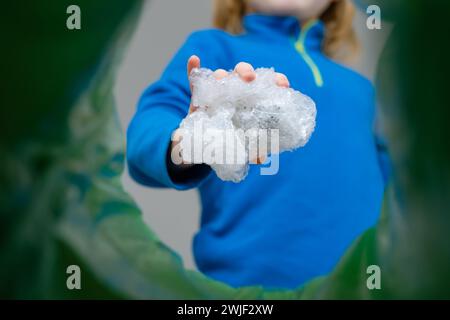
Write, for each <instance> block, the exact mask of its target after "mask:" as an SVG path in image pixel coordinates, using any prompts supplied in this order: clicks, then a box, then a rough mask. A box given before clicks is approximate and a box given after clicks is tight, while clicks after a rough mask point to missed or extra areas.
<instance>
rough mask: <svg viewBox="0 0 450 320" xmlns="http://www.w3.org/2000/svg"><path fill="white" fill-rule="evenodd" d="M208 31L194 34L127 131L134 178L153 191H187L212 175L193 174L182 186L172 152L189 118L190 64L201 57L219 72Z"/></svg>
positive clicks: (147, 93) (146, 94)
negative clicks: (171, 164) (171, 166)
mask: <svg viewBox="0 0 450 320" xmlns="http://www.w3.org/2000/svg"><path fill="white" fill-rule="evenodd" d="M207 34H208V32H207V31H202V32H197V33H193V34H192V35H191V36H189V37H188V39H187V40H186V41H185V43H184V45H183V46H182V47H181V49H180V50H179V51H178V52H177V53H176V54H175V56H174V57H173V58H172V61H171V62H170V63H169V65H168V66H167V68H166V69H165V71H164V72H163V74H162V76H161V78H160V79H159V80H158V81H157V82H155V83H154V84H153V85H151V86H150V87H149V88H147V89H146V90H145V91H144V93H143V95H142V97H141V99H140V101H139V103H138V107H137V111H136V114H135V115H134V117H133V119H132V121H131V124H130V126H129V128H128V131H127V162H128V169H129V172H130V175H131V177H132V178H133V179H134V180H136V181H137V182H138V183H141V184H144V185H147V186H153V187H169V188H175V189H178V190H186V189H189V188H194V187H196V186H197V185H198V184H199V183H201V182H202V181H203V180H204V179H205V178H206V177H207V176H208V174H209V173H210V168H209V167H207V166H205V165H204V166H196V169H194V170H189V171H188V176H187V177H183V179H182V182H180V181H178V180H177V181H176V182H175V181H173V179H171V177H170V175H169V172H168V167H167V164H168V162H167V160H168V152H169V145H170V141H171V136H172V133H173V131H174V130H175V129H176V128H177V127H178V126H179V124H180V122H181V120H182V119H183V118H184V117H185V116H186V115H187V113H188V110H189V104H190V99H191V93H190V89H189V81H188V78H187V73H186V64H187V61H188V59H189V57H190V56H191V55H193V54H196V55H197V56H199V57H200V59H201V63H202V67H207V68H217V66H216V64H217V63H214V60H215V59H214V58H213V57H214V56H215V53H214V51H213V50H214V49H217V48H216V47H217V46H214V45H213V44H212V43H211V42H212V41H211V40H210V39H208V36H206V35H207Z"/></svg>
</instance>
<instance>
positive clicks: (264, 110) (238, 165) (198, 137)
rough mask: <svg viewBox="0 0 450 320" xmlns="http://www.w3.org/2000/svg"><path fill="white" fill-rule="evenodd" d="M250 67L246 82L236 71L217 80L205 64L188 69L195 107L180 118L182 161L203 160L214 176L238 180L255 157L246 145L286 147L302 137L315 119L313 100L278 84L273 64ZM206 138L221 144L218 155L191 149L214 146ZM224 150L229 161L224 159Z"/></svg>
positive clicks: (272, 150)
mask: <svg viewBox="0 0 450 320" xmlns="http://www.w3.org/2000/svg"><path fill="white" fill-rule="evenodd" d="M255 72H256V79H255V80H254V81H252V82H248V83H247V82H244V81H243V80H242V79H240V77H239V76H238V75H237V74H236V73H230V74H229V75H228V76H227V77H225V78H223V79H220V80H218V79H216V78H215V76H214V73H213V71H211V70H209V69H205V68H201V69H194V70H192V72H191V74H190V80H191V83H192V86H193V93H192V104H193V105H194V106H195V107H198V108H197V110H196V111H195V112H192V113H191V114H189V115H188V116H187V117H186V118H185V119H184V120H183V121H182V122H181V124H180V129H181V133H182V136H183V139H182V140H181V143H180V147H181V156H182V158H183V160H184V161H185V162H188V163H206V164H208V165H210V166H211V168H212V169H213V170H214V171H215V172H216V174H217V176H218V177H219V178H220V179H222V180H224V181H233V182H240V181H242V180H243V179H244V178H245V176H246V175H247V172H248V168H249V161H253V160H256V159H255V158H253V157H252V155H256V153H252V151H251V150H261V149H251V148H252V147H255V146H260V144H262V145H264V146H265V148H266V150H267V154H271V153H278V152H283V151H291V150H294V149H296V148H299V147H302V146H304V145H305V144H306V143H307V142H308V140H309V138H310V137H311V134H312V132H313V131H314V127H315V123H316V106H315V103H314V101H313V100H312V99H311V98H310V97H308V96H306V95H304V94H302V93H301V92H299V91H296V90H294V89H292V88H284V87H280V86H278V85H277V84H276V78H275V77H276V73H275V71H274V70H273V69H268V68H260V69H256V71H255ZM196 130H197V132H195V131H196ZM199 130H200V131H201V132H200V133H199V132H198V131H199ZM226 130H228V133H225V132H226ZM271 130H272V131H271ZM273 130H276V133H277V136H274V134H273V133H274V131H273ZM211 132H215V133H219V134H220V133H223V134H222V135H221V136H222V138H221V139H217V137H218V136H217V135H215V136H214V135H211V134H210V133H211ZM264 132H265V133H264ZM261 133H263V134H265V136H264V137H267V140H265V138H264V137H262V136H261V135H260V134H261ZM227 134H229V135H231V136H232V139H230V136H227ZM206 137H208V138H206ZM214 137H215V138H214ZM231 141H234V143H230V142H231ZM211 143H215V144H216V145H215V146H217V149H215V150H221V152H220V157H219V156H218V152H216V153H215V157H206V156H205V155H204V154H203V157H200V158H199V157H198V153H197V154H195V152H198V151H199V150H201V151H205V150H211V149H214V148H211ZM195 146H197V147H198V146H201V148H196V147H195ZM230 152H231V153H232V155H233V154H234V155H235V157H234V159H235V161H226V159H227V158H226V157H227V156H228V155H229V154H230ZM259 155H262V156H264V154H261V153H260V154H259ZM238 159H241V161H239V160H238Z"/></svg>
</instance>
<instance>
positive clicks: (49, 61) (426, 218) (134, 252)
mask: <svg viewBox="0 0 450 320" xmlns="http://www.w3.org/2000/svg"><path fill="white" fill-rule="evenodd" d="M377 3H378V4H379V5H380V7H381V8H382V10H383V13H385V14H386V16H387V17H388V18H389V19H390V20H391V21H392V22H393V23H394V24H395V27H394V31H393V33H392V35H391V37H390V39H389V43H388V45H387V47H386V50H385V51H384V53H383V57H382V60H381V62H380V65H379V73H378V77H377V79H378V81H377V83H378V90H379V92H380V99H381V101H382V102H383V103H382V104H383V119H384V121H385V123H386V129H387V137H388V144H389V150H390V152H391V154H392V157H393V162H394V177H393V181H392V183H391V185H390V187H389V188H388V190H387V192H386V195H385V200H384V205H383V212H382V218H381V220H380V222H379V224H378V225H377V227H376V228H373V229H371V230H369V231H367V232H366V233H365V234H364V235H363V236H362V237H360V238H359V239H358V240H357V241H355V243H354V245H353V246H352V247H351V248H350V249H349V251H348V252H347V254H346V255H345V256H344V257H343V258H342V260H341V262H340V263H339V265H338V266H337V268H336V269H335V270H334V271H333V272H332V274H330V275H329V276H327V277H323V278H319V279H316V280H314V281H312V282H310V283H308V284H307V285H305V286H303V287H300V288H298V289H297V290H292V291H287V290H265V289H264V288H262V287H248V288H239V289H233V288H231V287H229V286H227V285H225V284H222V283H219V282H216V281H213V280H211V279H208V278H206V277H205V276H203V275H202V274H200V273H198V272H194V271H188V270H186V269H185V268H184V267H183V264H182V261H181V259H180V258H179V257H178V255H177V254H176V253H174V252H173V251H172V250H170V249H169V248H168V247H167V246H166V245H165V244H164V243H162V242H161V241H160V240H159V238H158V237H157V236H156V235H155V234H154V232H153V231H152V230H151V229H149V228H148V227H147V226H146V224H145V223H144V222H143V220H142V216H141V213H140V211H139V210H138V209H137V207H136V205H135V204H134V202H133V200H132V199H131V198H130V197H129V196H128V195H127V194H126V192H124V190H123V187H122V185H121V182H120V174H121V173H122V170H123V166H124V163H123V162H124V145H125V142H124V137H123V135H122V130H121V128H120V126H119V121H118V117H117V113H116V110H115V105H114V99H113V85H114V78H115V70H116V68H117V66H118V65H119V62H120V57H121V56H122V54H123V52H124V50H125V49H126V44H127V41H128V39H129V38H130V36H131V34H132V31H133V29H134V27H135V24H136V21H137V19H138V16H139V12H140V10H141V5H142V4H141V2H140V1H132V0H116V1H106V0H96V1H89V0H80V1H70V2H69V1H65V0H60V1H58V2H55V1H39V2H37V1H28V2H27V5H26V6H24V4H23V2H22V1H14V2H13V1H9V2H6V3H5V4H3V10H2V13H1V19H0V26H1V28H0V30H1V31H0V32H1V35H2V37H1V39H2V42H3V44H4V46H3V47H4V48H3V49H2V54H1V60H0V65H1V74H2V76H3V77H2V78H3V81H2V86H1V87H2V94H1V95H0V99H1V106H2V108H1V116H0V121H1V129H2V134H1V135H0V188H1V190H0V191H1V192H0V208H1V213H0V219H1V223H0V263H1V265H0V297H1V298H8V299H14V298H22V299H49V298H56V299H71V298H97V299H98V298H101V299H104V298H124V299H133V298H137V299H147V298H163V299H169V298H176V299H184V298H186V299H193V298H197V299H230V298H232V299H235V298H249V299H267V298H279V299H321V298H332V299H344V298H356V299H379V298H385V299H390V298H397V299H398V298H450V275H449V274H448V270H450V236H449V234H448V229H449V227H450V210H449V209H450V206H449V200H450V142H449V137H450V128H449V126H448V125H447V121H448V120H449V119H450V111H449V108H448V102H447V97H446V96H447V88H446V87H447V77H448V74H447V70H449V68H448V67H449V61H448V56H449V48H448V42H447V41H446V39H447V38H448V35H449V33H448V31H449V27H448V23H447V15H448V14H449V13H450V3H448V1H444V0H434V1H405V0H401V1H396V2H395V4H394V3H393V2H388V1H386V2H384V1H370V4H377ZM71 4H78V5H79V6H80V7H82V8H83V10H82V12H83V28H82V30H80V31H77V32H68V31H67V29H66V28H65V23H66V17H67V15H65V14H64V13H65V11H66V8H67V7H68V6H69V5H71ZM363 5H364V4H363ZM99 17H101V19H100V18H99ZM73 264H75V265H79V266H80V267H81V270H82V289H81V290H68V289H67V287H66V278H67V276H68V275H67V274H66V268H67V266H68V265H73ZM372 264H376V265H379V266H380V267H381V270H382V288H381V290H369V289H368V288H367V285H366V280H367V277H368V275H367V273H366V268H367V267H368V266H369V265H372Z"/></svg>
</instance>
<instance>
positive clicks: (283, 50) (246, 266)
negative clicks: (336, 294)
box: [127, 14, 384, 288]
mask: <svg viewBox="0 0 450 320" xmlns="http://www.w3.org/2000/svg"><path fill="white" fill-rule="evenodd" d="M244 28H245V32H243V33H242V34H241V35H238V36H234V35H230V34H228V33H226V32H223V31H220V30H206V31H199V32H195V33H193V34H192V35H191V36H189V38H188V39H187V41H186V42H185V43H184V45H183V46H182V47H181V49H180V50H179V51H178V53H177V54H176V55H175V57H174V58H173V59H172V61H171V62H170V64H169V65H168V66H167V68H166V70H165V71H164V73H163V75H162V77H161V78H160V79H159V80H158V81H157V82H155V83H154V84H153V85H151V86H150V87H149V88H148V89H147V90H146V91H145V92H144V94H143V96H142V98H141V99H140V102H139V105H138V110H137V112H136V115H135V116H134V118H133V120H132V122H131V124H130V127H129V129H128V147H127V158H128V165H129V170H130V174H131V175H132V177H133V178H134V179H135V180H136V181H138V182H139V183H142V184H145V185H147V186H152V187H168V188H175V189H178V190H186V189H189V188H198V190H199V192H200V196H201V204H202V215H201V226H200V229H199V231H198V233H197V234H196V236H195V239H194V242H193V250H194V256H195V261H196V263H197V266H198V268H199V270H201V271H202V272H204V273H205V274H206V275H208V276H211V277H212V278H215V279H218V280H222V281H224V282H227V283H229V284H230V285H232V286H243V285H264V286H267V287H287V288H293V287H296V286H298V285H301V284H303V283H304V282H305V281H307V280H309V279H312V278H313V277H316V276H319V275H324V274H326V273H328V272H329V271H331V270H332V268H333V267H334V266H335V265H336V263H337V262H338V260H339V258H340V257H341V256H342V255H343V253H344V252H345V250H346V249H347V248H348V247H349V245H350V244H351V243H352V241H353V240H355V238H356V237H358V235H360V234H361V233H362V232H363V231H365V230H366V229H368V228H369V227H371V226H373V225H374V224H375V223H376V221H377V219H378V216H379V211H380V206H381V200H382V194H383V190H384V180H383V170H382V166H381V165H380V152H379V151H378V150H377V145H376V139H375V135H374V132H373V128H374V126H373V122H374V111H375V110H374V109H375V107H374V89H373V86H372V84H371V83H370V82H369V81H368V80H367V79H365V78H364V77H362V76H361V75H359V74H358V73H356V72H354V71H352V70H350V69H348V68H346V67H344V66H342V65H340V64H338V63H336V62H333V61H332V60H330V59H329V58H328V57H326V56H325V55H324V54H323V53H322V52H321V46H322V42H323V38H324V26H323V24H322V23H321V22H320V21H316V22H314V23H310V24H308V25H305V26H304V27H303V28H301V27H300V25H299V23H298V21H297V20H296V19H295V18H293V17H274V16H265V15H257V14H252V15H248V16H246V17H245V18H244ZM192 54H196V55H198V56H199V57H200V58H201V62H202V67H206V68H210V69H217V68H223V69H232V68H233V67H234V66H235V65H236V64H237V63H238V62H240V61H245V62H249V63H251V64H252V65H253V66H255V67H274V68H275V69H276V70H277V71H278V72H282V73H284V74H286V75H287V76H288V78H289V80H290V84H291V86H292V87H293V88H294V89H297V90H300V91H302V92H303V93H305V94H307V95H309V96H310V97H312V98H313V99H314V100H315V102H316V105H317V112H318V113H317V125H316V129H315V132H314V133H313V135H312V137H311V139H310V141H309V143H308V144H307V145H306V146H305V147H304V148H300V149H298V150H296V151H294V152H285V153H282V154H281V155H280V165H279V172H278V174H276V175H272V176H262V175H260V168H259V167H258V166H251V169H250V172H249V174H248V176H247V178H246V179H245V180H244V181H243V182H241V183H239V184H235V183H232V182H224V181H221V180H220V179H218V178H217V177H216V176H215V174H214V173H213V172H211V171H210V170H209V167H208V168H207V169H205V168H200V167H199V169H198V170H192V171H191V172H190V174H189V175H188V176H187V177H183V179H178V180H175V181H174V180H173V179H171V176H173V175H169V172H168V162H167V159H168V158H167V154H168V147H169V144H170V139H171V134H172V132H173V131H174V130H175V129H176V128H177V127H178V125H179V124H180V122H181V120H182V119H183V118H184V117H185V116H186V114H187V112H188V107H189V103H190V90H189V83H188V79H187V76H186V62H187V60H188V58H189V57H190V56H191V55H192ZM381 158H384V156H383V157H381ZM163 209H164V208H163V207H162V210H163ZM161 214H164V212H161ZM180 214H181V213H180Z"/></svg>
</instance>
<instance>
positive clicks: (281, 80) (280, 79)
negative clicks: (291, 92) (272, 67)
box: [275, 73, 290, 88]
mask: <svg viewBox="0 0 450 320" xmlns="http://www.w3.org/2000/svg"><path fill="white" fill-rule="evenodd" d="M275 80H276V83H277V85H278V86H279V87H283V88H289V87H290V83H289V80H288V78H287V77H286V76H285V75H284V74H282V73H277V74H276V75H275Z"/></svg>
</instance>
